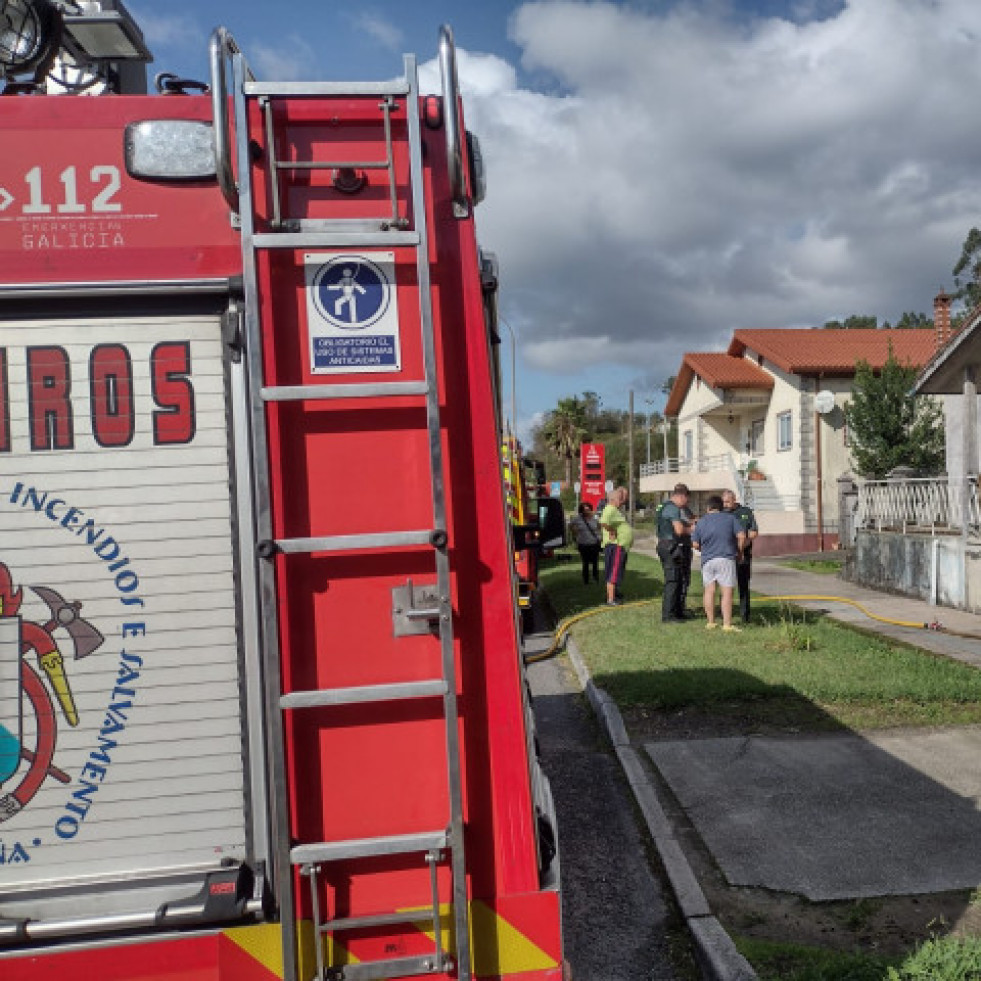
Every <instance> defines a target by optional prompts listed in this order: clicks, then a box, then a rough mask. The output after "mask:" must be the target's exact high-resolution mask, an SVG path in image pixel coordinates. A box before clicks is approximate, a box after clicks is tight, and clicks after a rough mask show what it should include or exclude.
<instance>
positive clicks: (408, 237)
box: [252, 232, 419, 249]
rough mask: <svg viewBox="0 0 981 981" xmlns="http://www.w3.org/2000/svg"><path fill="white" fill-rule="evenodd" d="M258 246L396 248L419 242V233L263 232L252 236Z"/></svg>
mask: <svg viewBox="0 0 981 981" xmlns="http://www.w3.org/2000/svg"><path fill="white" fill-rule="evenodd" d="M252 242H253V244H254V245H255V247H256V248H257V249H328V248H345V249H349V248H356V247H358V246H362V247H364V248H374V247H378V248H383V249H384V248H395V247H397V246H400V245H401V246H405V245H418V244H419V233H418V232H263V233H261V234H259V235H253V236H252Z"/></svg>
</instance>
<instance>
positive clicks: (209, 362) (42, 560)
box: [0, 0, 562, 981]
mask: <svg viewBox="0 0 981 981" xmlns="http://www.w3.org/2000/svg"><path fill="white" fill-rule="evenodd" d="M105 28H107V29H110V30H116V29H119V30H120V31H121V34H120V35H119V38H120V39H118V40H116V41H115V42H113V45H111V46H110V47H109V48H108V49H106V50H105V51H103V52H102V53H101V55H100V53H99V52H98V50H97V49H98V47H99V43H100V42H99V37H100V36H101V32H102V31H103V29H105ZM134 31H135V32H134ZM127 44H128V45H129V46H130V48H133V49H134V50H135V52H136V54H135V55H134V57H135V59H136V61H139V59H140V58H146V57H147V56H148V53H146V52H145V50H144V49H143V48H141V44H142V41H141V38H140V36H139V32H138V30H135V25H133V24H132V22H131V21H130V19H129V18H128V15H127V14H126V12H125V11H124V9H123V8H122V6H121V5H120V4H119V3H118V2H115V0H103V3H101V4H97V3H89V4H81V5H69V6H67V7H63V5H58V4H54V3H52V2H47V0H0V66H2V74H3V75H5V76H6V85H7V93H8V95H7V97H4V98H0V133H2V138H3V147H4V150H3V154H2V155H0V395H2V398H0V454H2V462H3V466H2V469H0V473H2V476H0V530H2V534H0V975H2V977H3V978H4V981H28V979H30V981H45V979H54V978H58V979H62V978H66V977H75V978H79V979H86V978H99V979H100V981H163V979H178V978H179V979H183V981H189V979H194V981H206V979H214V981H252V979H256V981H258V979H267V978H280V979H287V981H310V979H312V978H318V979H324V981H326V979H369V978H392V979H394V978H407V977H415V976H420V975H426V976H430V977H436V978H444V979H449V978H461V979H491V978H493V979H498V978H511V977H515V978H517V977H519V976H520V978H522V979H526V978H527V979H541V981H545V979H552V981H556V979H559V978H560V977H561V976H562V954H561V917H560V895H559V888H558V858H557V855H556V848H555V820H554V808H553V806H552V802H551V795H550V792H549V788H548V783H547V781H546V779H545V777H544V774H543V773H542V771H541V768H540V766H539V764H538V762H537V759H536V756H535V751H534V744H535V740H534V733H533V723H532V716H531V711H530V706H529V704H528V700H527V695H526V685H525V682H524V678H523V674H522V670H523V669H522V665H521V659H520V657H519V651H518V617H517V615H516V608H515V605H514V602H513V590H514V579H513V567H512V541H511V539H510V536H509V529H508V526H507V523H506V522H505V520H504V514H505V500H504V492H503V488H502V480H501V466H500V446H501V431H500V427H499V425H498V424H497V422H496V421H495V414H496V412H497V410H496V408H495V404H494V403H495V399H494V385H493V379H492V374H493V372H492V367H491V364H490V361H491V355H490V353H489V352H490V349H491V346H492V345H491V344H489V343H488V341H489V338H488V326H489V322H490V320H491V319H492V318H488V316H487V313H486V310H485V302H484V294H483V293H482V284H481V270H480V257H479V253H478V249H477V244H476V240H475V232H474V222H473V210H474V205H475V204H476V203H477V202H478V200H479V198H480V197H481V182H482V176H481V173H480V166H479V154H478V152H477V147H476V144H475V142H474V141H473V140H471V139H469V137H468V135H467V134H466V131H465V129H464V127H463V122H462V116H461V106H460V102H459V98H458V94H457V81H456V67H455V56H454V49H453V43H452V36H451V34H450V32H449V30H448V29H446V28H444V29H443V30H442V31H441V34H440V41H439V61H440V67H441V70H442V79H443V95H442V97H433V96H423V95H421V94H420V91H419V87H418V80H417V70H416V63H415V60H414V59H413V58H412V57H410V56H407V57H406V59H405V64H404V74H403V76H402V77H401V78H400V79H398V80H396V81H394V82H392V81H388V82H379V83H374V82H370V83H348V84H339V83H332V82H331V83H328V82H323V83H303V84H299V83H282V82H261V81H258V80H256V79H255V78H254V77H253V74H252V72H251V71H250V69H249V67H248V63H247V61H246V59H245V57H244V56H243V55H242V53H241V52H240V51H239V49H238V47H237V45H236V44H235V41H234V40H233V38H232V36H231V35H230V34H229V33H227V32H226V31H225V30H224V29H218V30H217V31H216V32H215V33H214V35H213V36H212V38H211V44H210V60H211V70H212V78H211V80H210V83H209V85H208V86H207V88H208V89H209V90H210V91H209V92H208V93H207V94H201V92H200V88H201V86H198V85H196V84H194V83H188V82H183V81H180V80H173V79H170V80H169V81H165V82H164V83H163V84H165V85H166V86H167V87H169V89H170V90H172V91H174V92H175V94H173V95H170V96H168V97H166V98H164V97H160V96H151V95H146V94H125V93H126V91H127V88H126V86H127V84H128V83H127V82H126V79H132V77H133V72H132V68H133V65H132V64H130V63H128V62H127V63H126V64H119V63H117V62H115V61H113V60H112V59H113V58H123V57H125V55H126V52H127V51H128V50H129V49H128V48H127V47H126V45H127ZM110 52H111V57H110V54H109V53H110ZM52 76H55V81H54V82H51V81H50V79H51V77H52ZM52 89H54V90H56V91H59V92H60V94H51V90H52ZM120 90H122V94H121V93H120ZM82 91H85V92H89V93H92V92H95V91H102V92H104V93H105V94H103V95H99V96H97V97H92V98H88V97H80V96H78V95H74V94H72V93H76V92H82ZM129 91H132V89H130V90H129ZM491 326H492V327H493V326H494V325H492V324H491ZM495 329H496V328H495Z"/></svg>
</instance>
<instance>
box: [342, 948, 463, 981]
mask: <svg viewBox="0 0 981 981" xmlns="http://www.w3.org/2000/svg"><path fill="white" fill-rule="evenodd" d="M444 963H445V961H444ZM337 970H338V971H340V972H341V973H340V974H339V975H338V977H340V978H343V979H344V981H378V979H381V978H409V977H412V976H413V975H421V974H436V972H437V970H439V971H440V973H442V972H443V971H445V970H446V968H445V967H444V968H442V969H440V968H439V963H438V961H437V954H436V951H433V953H431V954H428V955H424V956H422V957H395V958H392V960H389V961H367V962H363V963H361V964H346V965H345V966H344V967H341V968H338V969H337Z"/></svg>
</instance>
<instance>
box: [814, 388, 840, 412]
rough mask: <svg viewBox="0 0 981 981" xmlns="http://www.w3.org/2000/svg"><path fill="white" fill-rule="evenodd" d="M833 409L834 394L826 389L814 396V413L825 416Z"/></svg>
mask: <svg viewBox="0 0 981 981" xmlns="http://www.w3.org/2000/svg"><path fill="white" fill-rule="evenodd" d="M834 407H835V394H834V392H829V391H828V390H827V389H826V388H824V389H822V390H821V391H820V392H818V393H817V395H815V396H814V411H815V412H817V413H818V415H822V416H824V415H827V414H828V413H829V412H830V411H831V410H832V409H833V408H834Z"/></svg>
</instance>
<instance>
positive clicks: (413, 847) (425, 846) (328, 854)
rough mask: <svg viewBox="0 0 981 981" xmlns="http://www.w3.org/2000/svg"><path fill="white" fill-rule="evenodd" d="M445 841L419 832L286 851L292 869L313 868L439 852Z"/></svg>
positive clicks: (434, 834) (438, 833) (438, 834)
mask: <svg viewBox="0 0 981 981" xmlns="http://www.w3.org/2000/svg"><path fill="white" fill-rule="evenodd" d="M448 841H449V835H448V833H447V832H446V831H445V830H444V831H420V832H417V833H416V834H409V835H392V836H390V837H387V838H351V839H349V840H348V841H322V842H315V843H311V844H307V845H297V846H295V847H294V848H293V849H292V850H291V851H290V861H291V862H292V863H293V864H294V865H316V864H318V863H319V862H343V861H346V860H347V859H350V858H375V857H377V856H380V855H411V854H413V853H414V852H432V851H440V850H441V849H443V848H446V846H447V842H448Z"/></svg>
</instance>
